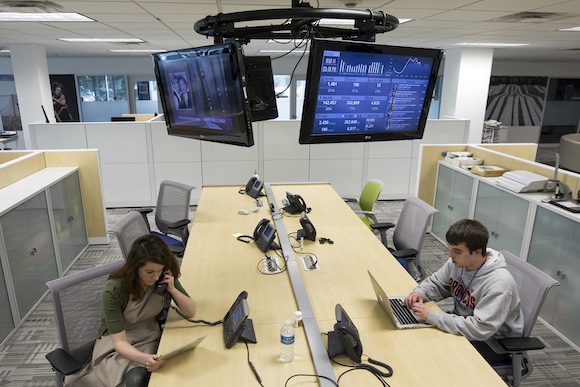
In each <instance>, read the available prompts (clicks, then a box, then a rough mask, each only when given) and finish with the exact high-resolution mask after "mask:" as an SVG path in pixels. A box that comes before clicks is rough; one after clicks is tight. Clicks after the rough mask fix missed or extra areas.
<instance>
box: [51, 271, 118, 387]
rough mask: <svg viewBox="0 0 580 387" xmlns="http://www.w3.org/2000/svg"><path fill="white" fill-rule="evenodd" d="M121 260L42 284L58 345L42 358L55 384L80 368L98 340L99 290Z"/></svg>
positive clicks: (100, 301)
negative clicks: (51, 309) (48, 296)
mask: <svg viewBox="0 0 580 387" xmlns="http://www.w3.org/2000/svg"><path fill="white" fill-rule="evenodd" d="M124 263H125V261H123V260H120V261H115V262H112V263H108V264H106V265H102V266H97V267H94V268H91V269H87V270H84V271H81V272H79V273H74V274H71V275H67V276H65V277H61V278H57V279H54V280H52V281H49V282H47V283H46V285H47V286H48V288H49V290H50V293H51V296H52V304H53V306H54V313H55V321H56V329H57V332H58V338H59V342H60V348H57V349H55V350H54V351H52V352H50V353H48V354H47V355H46V358H47V359H48V361H49V362H50V364H51V365H52V368H53V369H54V370H55V372H56V385H57V386H62V385H63V383H64V376H65V375H70V374H73V373H75V372H77V371H78V370H80V369H81V367H82V366H83V364H85V363H86V362H87V361H88V359H89V358H90V356H91V354H92V352H93V346H94V345H95V341H96V340H97V339H98V337H99V336H98V335H99V327H100V325H101V315H102V313H103V302H102V292H103V287H104V285H105V282H106V281H107V279H108V278H109V274H111V273H112V272H113V271H115V270H117V269H119V268H120V267H121V266H123V264H124Z"/></svg>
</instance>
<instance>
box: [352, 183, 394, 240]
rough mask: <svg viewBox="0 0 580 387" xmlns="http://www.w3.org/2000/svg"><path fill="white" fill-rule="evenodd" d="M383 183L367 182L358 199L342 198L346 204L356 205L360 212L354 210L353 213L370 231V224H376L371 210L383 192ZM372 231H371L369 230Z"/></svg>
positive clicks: (375, 218)
mask: <svg viewBox="0 0 580 387" xmlns="http://www.w3.org/2000/svg"><path fill="white" fill-rule="evenodd" d="M384 186H385V183H383V182H382V181H380V180H377V179H371V180H369V181H368V182H367V183H366V184H365V186H364V187H363V190H362V192H361V194H360V197H359V198H358V199H357V198H342V199H343V200H344V201H345V202H347V203H356V204H357V205H358V206H359V207H360V210H355V211H354V212H355V213H356V214H357V215H358V217H359V218H360V219H361V220H362V221H363V222H364V224H366V225H367V227H369V229H370V224H371V223H377V217H376V216H375V214H374V213H373V208H374V206H375V203H376V202H377V200H378V199H379V195H380V194H381V191H382V190H383V187H384ZM371 231H372V229H371Z"/></svg>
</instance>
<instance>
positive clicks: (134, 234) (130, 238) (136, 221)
mask: <svg viewBox="0 0 580 387" xmlns="http://www.w3.org/2000/svg"><path fill="white" fill-rule="evenodd" d="M110 233H112V234H114V235H115V237H117V241H118V242H119V246H120V247H121V252H122V253H123V257H124V258H125V259H127V255H128V254H129V250H131V246H133V242H135V240H136V239H137V238H139V237H141V236H143V235H147V234H149V233H150V230H149V226H148V225H147V223H145V221H144V220H143V216H142V215H141V213H140V212H138V211H130V212H129V213H127V215H125V216H124V217H123V218H122V219H121V220H120V221H118V222H117V223H116V224H115V225H114V226H113V227H112V228H111V231H110Z"/></svg>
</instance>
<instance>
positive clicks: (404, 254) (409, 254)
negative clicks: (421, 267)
mask: <svg viewBox="0 0 580 387" xmlns="http://www.w3.org/2000/svg"><path fill="white" fill-rule="evenodd" d="M391 254H393V257H395V258H415V257H416V256H417V254H419V252H418V251H417V250H415V249H402V250H395V251H391Z"/></svg>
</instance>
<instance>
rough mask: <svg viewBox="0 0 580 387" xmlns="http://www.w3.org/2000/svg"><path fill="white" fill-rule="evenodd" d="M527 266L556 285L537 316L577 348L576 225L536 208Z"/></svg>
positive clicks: (579, 242)
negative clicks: (548, 277)
mask: <svg viewBox="0 0 580 387" xmlns="http://www.w3.org/2000/svg"><path fill="white" fill-rule="evenodd" d="M528 262H530V263H531V264H533V265H534V266H536V267H537V268H539V269H540V270H542V271H543V272H545V273H547V274H549V275H550V276H552V277H553V278H555V279H557V280H559V281H560V286H559V287H557V288H555V289H556V292H555V294H553V295H551V297H549V298H548V299H547V300H546V301H545V302H544V307H543V308H542V312H541V314H540V316H541V317H542V318H543V319H544V320H546V321H547V322H548V323H550V325H552V326H553V327H554V328H556V330H558V331H559V332H560V333H562V334H563V335H564V336H565V337H566V338H568V339H569V340H570V341H572V342H573V343H574V344H576V345H577V346H580V330H578V310H579V309H580V299H579V298H578V295H579V294H580V223H578V221H575V220H573V219H570V218H568V217H565V216H562V215H560V214H558V213H556V212H552V211H550V210H548V209H546V208H542V207H539V208H538V210H537V212H536V218H535V221H534V228H533V231H532V238H531V243H530V249H529V253H528Z"/></svg>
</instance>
